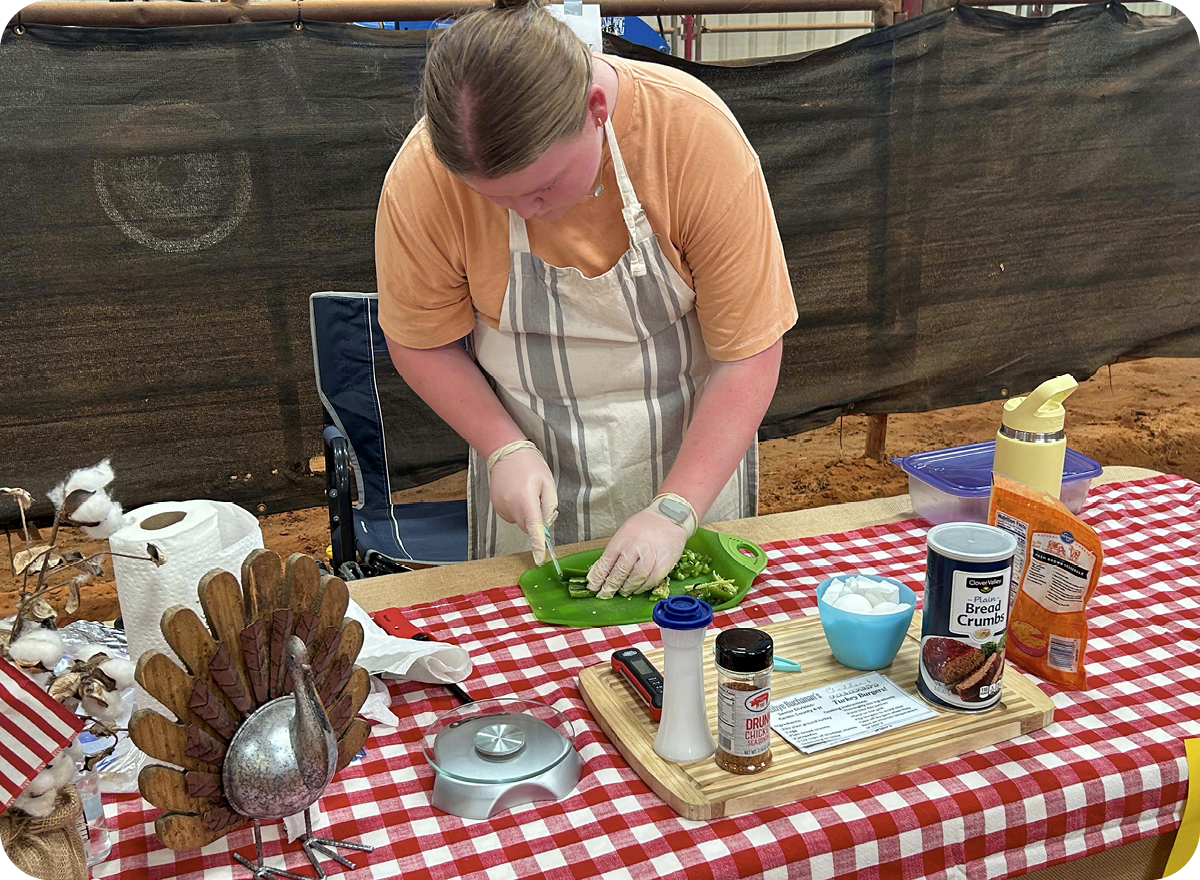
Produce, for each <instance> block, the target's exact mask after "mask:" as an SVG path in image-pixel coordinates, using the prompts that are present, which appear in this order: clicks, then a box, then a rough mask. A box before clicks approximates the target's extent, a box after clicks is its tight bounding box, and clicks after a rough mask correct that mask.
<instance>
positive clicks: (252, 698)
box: [129, 550, 371, 877]
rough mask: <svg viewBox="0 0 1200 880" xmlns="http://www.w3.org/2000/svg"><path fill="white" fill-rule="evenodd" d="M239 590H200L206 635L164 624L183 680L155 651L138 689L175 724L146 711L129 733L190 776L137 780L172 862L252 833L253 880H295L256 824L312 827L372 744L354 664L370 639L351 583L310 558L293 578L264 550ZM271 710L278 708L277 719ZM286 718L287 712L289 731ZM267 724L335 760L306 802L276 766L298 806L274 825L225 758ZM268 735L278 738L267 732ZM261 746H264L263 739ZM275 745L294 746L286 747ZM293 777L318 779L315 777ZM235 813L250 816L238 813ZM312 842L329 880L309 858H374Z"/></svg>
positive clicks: (300, 560) (181, 612)
mask: <svg viewBox="0 0 1200 880" xmlns="http://www.w3.org/2000/svg"><path fill="white" fill-rule="evenodd" d="M242 583H243V584H244V585H245V589H244V591H243V588H242V587H239V585H238V581H237V578H235V577H234V576H233V575H232V574H230V573H229V572H226V571H220V570H214V571H211V572H209V573H208V574H206V575H205V576H204V577H203V578H202V579H201V581H200V585H199V596H200V607H201V608H202V609H203V610H204V615H205V617H206V618H207V620H208V623H207V625H205V623H204V621H203V620H201V618H200V616H199V615H198V614H196V612H195V611H193V610H192V609H190V608H185V607H183V606H181V605H175V606H172V607H171V608H168V609H167V610H166V611H165V612H164V613H163V618H162V631H163V635H164V637H165V638H166V641H167V644H169V645H170V646H171V648H172V649H173V650H174V652H175V653H176V654H177V655H178V657H179V659H180V660H181V661H182V663H183V668H180V666H178V665H176V663H175V662H174V661H172V660H171V659H170V658H169V657H167V656H166V655H164V654H162V653H159V652H158V651H147V652H146V653H145V654H143V655H142V656H141V658H139V660H138V663H137V670H136V673H135V678H136V679H137V682H138V684H140V685H141V686H142V687H143V688H145V689H146V691H148V692H149V693H150V694H151V695H153V696H154V697H156V698H157V699H158V700H159V701H161V702H162V703H163V705H164V706H166V707H167V708H168V709H169V710H170V711H171V712H173V713H174V714H175V719H174V720H172V719H169V718H167V717H165V716H163V715H162V714H160V713H159V712H157V711H154V710H152V709H139V710H137V711H136V712H134V714H133V717H132V718H131V719H130V722H129V732H130V738H131V739H132V740H133V742H134V744H135V745H136V746H137V747H138V748H140V749H141V750H142V751H143V752H145V753H146V754H147V755H149V756H150V757H151V758H157V759H159V760H161V761H169V762H170V763H171V764H174V765H176V766H177V767H180V768H182V770H180V769H175V768H173V767H164V766H162V765H149V766H147V767H145V768H143V769H142V771H141V774H140V775H139V776H138V788H139V789H140V790H141V793H142V797H144V798H145V799H146V800H147V801H149V802H150V803H151V804H152V805H153V806H155V807H158V808H160V809H162V810H165V811H166V812H164V813H163V814H162V815H160V816H159V817H158V819H157V820H156V821H155V823H154V828H155V832H156V833H157V835H158V839H159V840H161V841H162V842H163V844H164V845H165V846H167V847H169V848H170V849H173V850H182V849H194V848H199V847H202V846H205V845H206V844H209V843H211V842H213V841H214V840H218V839H219V838H221V837H223V836H225V835H226V834H228V833H229V832H230V831H233V830H235V829H237V828H240V827H241V826H243V825H245V823H247V822H250V821H253V822H254V830H255V843H256V847H257V850H258V863H257V864H251V863H249V862H248V861H246V860H244V859H242V858H240V857H237V856H235V858H238V861H239V862H241V863H242V864H244V865H246V867H248V868H250V869H251V870H252V871H254V874H255V876H256V877H259V876H262V875H265V874H276V875H282V876H288V873H289V872H282V871H277V870H275V869H271V868H266V867H265V866H264V865H263V862H262V843H261V836H260V834H259V820H260V819H277V818H279V817H281V816H282V815H290V814H291V813H294V812H299V810H300V809H301V808H302V809H304V810H305V816H306V818H307V806H308V804H311V803H313V802H315V801H316V800H317V799H318V798H319V797H320V794H321V792H322V791H323V790H324V787H325V785H327V784H328V780H329V777H330V776H332V775H333V773H334V772H336V770H341V769H342V768H343V767H345V766H346V765H347V764H349V763H350V761H351V759H353V758H354V756H355V755H356V754H358V751H359V749H360V748H361V747H362V745H363V744H364V743H365V742H366V740H367V737H368V736H369V734H370V730H371V727H370V724H369V722H367V721H365V720H364V719H361V718H357V717H355V716H356V715H357V714H358V711H359V709H360V708H362V704H363V701H364V700H366V698H367V695H368V693H369V692H370V689H371V686H370V679H369V677H368V675H367V672H366V670H364V669H362V668H361V667H359V666H355V664H354V661H355V660H356V659H357V658H358V652H359V650H360V649H361V648H362V643H363V629H362V625H361V624H359V623H358V621H356V620H347V619H345V615H346V608H347V606H348V604H349V600H350V594H349V591H348V590H347V589H346V584H345V582H344V581H342V580H341V579H340V578H336V577H333V576H331V575H323V574H322V572H321V570H320V569H319V568H318V567H317V563H316V561H315V560H314V559H313V558H312V557H310V556H305V555H304V554H301V553H296V554H293V555H292V556H290V557H289V558H288V560H287V569H286V572H285V571H284V570H283V567H282V563H281V561H280V558H279V556H278V554H276V553H273V552H271V551H269V550H255V551H254V552H253V553H251V554H250V555H249V556H247V557H246V560H245V561H244V562H243V563H242ZM293 636H295V637H296V639H298V641H296V640H293V638H292V637H293ZM294 685H295V687H294ZM281 697H285V698H287V699H283V700H281V699H280V698H281ZM272 701H276V702H275V703H274V704H273V705H272V706H270V707H268V704H272ZM292 703H294V704H295V714H294V717H293V715H292V709H291V706H290V704H292ZM260 709H262V710H263V711H262V712H259V710H260ZM279 710H283V712H284V715H283V717H282V720H280V717H281V716H280V714H279ZM268 721H269V722H270V724H271V726H272V727H273V728H275V729H276V730H278V729H279V728H280V725H283V729H284V730H286V726H287V724H289V723H290V724H291V725H292V726H293V727H296V726H297V725H300V724H301V723H302V722H303V723H304V724H305V725H306V730H307V733H306V732H305V731H299V734H300V736H299V737H297V735H295V732H294V735H293V736H292V738H291V741H292V742H295V741H297V739H298V738H299V739H300V740H305V741H313V740H318V741H319V740H321V739H322V737H323V738H324V741H323V742H317V743H316V751H317V752H320V751H322V749H324V748H327V749H328V756H327V758H326V759H325V760H326V763H327V764H329V765H332V764H334V762H335V761H336V767H333V766H329V767H328V769H327V773H326V775H325V777H324V779H323V780H321V779H318V780H317V781H316V783H315V784H314V783H310V787H311V788H312V789H313V790H314V791H312V792H309V793H307V794H306V793H304V792H303V791H301V792H295V791H294V789H296V788H297V785H299V781H298V780H299V777H296V778H295V779H293V781H292V782H291V783H287V784H285V782H284V780H285V776H284V775H283V774H281V771H280V770H279V767H278V762H277V763H276V766H275V768H274V769H273V770H272V771H271V772H272V773H277V774H281V775H280V776H279V781H278V783H277V787H280V788H287V786H288V785H290V786H291V788H292V789H293V791H292V792H291V793H288V792H284V794H285V796H286V797H285V800H286V799H287V798H288V797H290V799H291V801H292V803H291V805H290V806H289V807H288V810H289V812H287V813H280V812H279V811H278V810H275V811H274V815H272V810H271V809H266V808H264V809H253V808H251V807H248V806H247V804H248V803H252V800H251V799H249V796H248V795H245V794H242V793H241V792H240V791H237V790H231V787H236V786H237V785H238V784H239V780H238V774H239V772H242V771H240V770H239V768H235V767H233V766H228V767H227V766H226V759H227V758H228V759H229V760H230V761H231V762H232V761H233V760H234V757H233V753H232V752H230V745H231V743H233V744H234V750H235V751H236V750H237V749H238V743H234V740H235V737H236V736H237V734H238V732H239V730H241V731H242V733H243V736H242V737H241V738H240V741H241V742H243V743H244V741H245V740H246V739H247V735H248V734H251V732H252V731H251V728H254V727H263V725H264V722H268ZM266 733H269V731H262V732H261V734H266ZM253 734H254V736H255V737H259V736H260V735H261V734H260V731H258V730H255V731H253ZM276 738H277V739H282V741H283V744H284V745H285V746H286V745H287V740H288V738H287V736H286V735H285V736H283V737H282V738H280V737H276ZM264 748H265V745H264ZM260 751H261V749H260ZM227 753H229V754H227ZM298 763H301V764H302V765H305V764H306V763H307V764H311V763H312V762H311V761H310V762H303V761H301V762H298ZM295 770H296V771H298V772H300V773H301V774H302V775H303V774H304V773H307V775H308V776H309V777H311V776H312V772H311V766H301V767H298V768H295ZM231 771H232V772H231ZM242 775H244V773H242ZM317 775H318V776H319V775H320V774H319V773H318V774H317ZM293 776H295V774H293ZM300 787H301V788H303V786H302V785H300ZM310 795H311V797H310ZM297 796H299V797H300V800H301V801H306V802H305V803H304V804H303V807H297V806H296V803H297ZM231 801H232V803H231ZM234 803H237V804H239V805H240V806H241V807H242V810H243V812H239V811H238V810H237V809H235V808H234ZM311 831H312V829H311V826H308V827H307V833H306V835H305V836H304V838H303V842H304V849H305V852H306V853H307V854H308V856H309V858H310V860H312V862H313V865H314V867H315V868H316V870H317V873H318V876H321V877H323V876H324V872H323V871H322V870H321V868H320V866H319V865H318V864H317V860H316V858H315V857H314V856H313V853H312V851H311V849H313V848H315V849H317V850H318V851H320V852H321V853H323V854H324V855H328V856H330V857H331V858H334V859H336V860H337V861H339V862H341V863H342V864H344V865H347V866H350V867H353V865H352V864H351V863H350V862H349V861H347V860H345V859H344V858H342V857H340V856H338V855H337V854H335V853H333V852H331V851H330V850H329V849H328V846H330V845H339V846H340V845H345V846H349V847H351V848H353V849H360V850H369V849H370V847H366V846H363V845H361V844H344V843H343V842H341V841H331V840H326V839H323V838H313V837H312V833H311ZM290 876H297V875H294V874H292V875H290Z"/></svg>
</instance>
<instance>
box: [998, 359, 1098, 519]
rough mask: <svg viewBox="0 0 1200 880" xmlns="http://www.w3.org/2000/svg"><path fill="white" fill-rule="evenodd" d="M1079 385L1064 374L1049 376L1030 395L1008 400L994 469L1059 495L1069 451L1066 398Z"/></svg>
mask: <svg viewBox="0 0 1200 880" xmlns="http://www.w3.org/2000/svg"><path fill="white" fill-rule="evenodd" d="M1078 387H1079V383H1078V382H1076V381H1075V379H1074V378H1073V377H1072V376H1070V375H1069V374H1064V375H1062V376H1055V377H1054V378H1053V379H1047V380H1046V381H1045V382H1043V383H1042V384H1041V385H1039V386H1038V387H1037V388H1035V389H1034V391H1033V393H1032V394H1030V395H1029V396H1028V397H1014V398H1013V399H1012V400H1008V401H1005V403H1004V415H1003V417H1002V418H1001V423H1000V430H999V431H997V432H996V459H995V461H994V462H993V464H992V470H993V471H995V472H996V473H998V474H1003V475H1004V476H1006V477H1010V478H1012V479H1014V480H1017V481H1019V482H1021V483H1024V484H1025V485H1026V486H1029V487H1030V488H1031V489H1040V490H1042V491H1043V492H1047V493H1049V494H1051V495H1053V496H1054V497H1055V498H1057V497H1058V493H1059V491H1060V490H1061V489H1062V475H1063V461H1064V459H1065V458H1066V455H1067V437H1066V434H1064V433H1063V423H1064V422H1065V421H1066V418H1067V411H1066V410H1065V409H1064V408H1063V401H1064V400H1066V399H1067V397H1068V396H1069V395H1070V394H1071V392H1072V391H1074V390H1075V389H1076V388H1078Z"/></svg>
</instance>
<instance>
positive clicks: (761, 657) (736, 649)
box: [713, 628, 775, 672]
mask: <svg viewBox="0 0 1200 880" xmlns="http://www.w3.org/2000/svg"><path fill="white" fill-rule="evenodd" d="M713 654H714V656H715V657H716V659H717V665H718V666H720V667H721V668H722V669H728V670H729V671H730V672H762V671H763V670H764V669H770V668H771V665H772V662H773V659H774V655H775V643H774V642H772V641H771V637H770V636H769V635H767V634H766V633H765V632H763V631H762V630H760V629H748V628H738V629H727V630H725V631H723V632H722V633H721V634H720V635H718V636H717V643H716V645H715V646H714V647H713Z"/></svg>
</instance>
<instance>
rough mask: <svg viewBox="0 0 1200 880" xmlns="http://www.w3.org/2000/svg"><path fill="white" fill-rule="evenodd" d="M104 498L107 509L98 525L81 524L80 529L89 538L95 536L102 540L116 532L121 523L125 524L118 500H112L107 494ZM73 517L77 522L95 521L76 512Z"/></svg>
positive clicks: (98, 493)
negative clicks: (106, 502) (106, 501)
mask: <svg viewBox="0 0 1200 880" xmlns="http://www.w3.org/2000/svg"><path fill="white" fill-rule="evenodd" d="M96 494H97V495H100V494H101V493H100V492H97V493H96ZM105 498H106V499H107V500H108V510H107V511H106V512H105V514H104V518H103V519H102V520H100V525H98V526H83V527H82V528H81V529H80V531H81V532H83V533H84V534H85V535H87V536H88V537H89V538H95V539H96V540H98V541H102V540H104V539H106V538H108V537H109V536H111V535H112V534H114V533H115V532H117V531H118V530H119V529H120V528H121V527H122V526H123V525H125V514H124V512H123V511H122V510H121V504H120V502H118V501H113V500H112V499H111V498H108V496H107V495H106V496H105ZM75 519H76V521H78V522H95V521H96V520H94V519H86V518H84V517H82V516H80V515H79V514H78V513H76V515H75Z"/></svg>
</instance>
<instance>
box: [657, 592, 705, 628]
mask: <svg viewBox="0 0 1200 880" xmlns="http://www.w3.org/2000/svg"><path fill="white" fill-rule="evenodd" d="M712 619H713V610H712V606H711V605H709V604H708V603H707V602H705V601H704V600H703V599H697V598H696V597H695V596H671V597H669V598H667V599H663V600H662V601H661V602H657V603H655V605H654V622H655V623H657V624H658V625H659V626H661V627H663V628H664V629H704V628H705V627H706V626H708V625H709V624H710V623H712Z"/></svg>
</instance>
